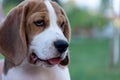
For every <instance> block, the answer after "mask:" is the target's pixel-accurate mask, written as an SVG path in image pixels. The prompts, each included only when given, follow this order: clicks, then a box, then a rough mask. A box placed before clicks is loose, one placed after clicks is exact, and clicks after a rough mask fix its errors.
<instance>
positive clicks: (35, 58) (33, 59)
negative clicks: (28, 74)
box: [29, 52, 62, 65]
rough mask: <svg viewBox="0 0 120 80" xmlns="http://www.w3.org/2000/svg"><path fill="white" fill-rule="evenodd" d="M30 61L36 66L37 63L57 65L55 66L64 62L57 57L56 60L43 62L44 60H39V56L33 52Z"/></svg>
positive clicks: (51, 59)
mask: <svg viewBox="0 0 120 80" xmlns="http://www.w3.org/2000/svg"><path fill="white" fill-rule="evenodd" d="M29 61H30V63H31V64H36V63H37V61H43V62H46V63H48V64H50V65H55V64H60V63H61V61H62V58H61V57H55V58H50V59H47V60H43V59H40V58H38V56H37V55H36V54H35V53H34V52H33V53H32V54H31V55H30V60H29Z"/></svg>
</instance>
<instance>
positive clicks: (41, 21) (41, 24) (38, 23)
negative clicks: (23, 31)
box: [34, 20, 45, 27]
mask: <svg viewBox="0 0 120 80" xmlns="http://www.w3.org/2000/svg"><path fill="white" fill-rule="evenodd" d="M34 24H35V25H36V26H38V27H43V26H45V21H44V20H37V21H34Z"/></svg>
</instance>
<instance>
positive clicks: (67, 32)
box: [60, 9, 71, 66]
mask: <svg viewBox="0 0 120 80" xmlns="http://www.w3.org/2000/svg"><path fill="white" fill-rule="evenodd" d="M61 12H62V14H63V15H64V16H65V18H66V22H65V26H64V31H63V33H64V35H65V37H66V38H67V39H68V41H69V42H70V39H71V29H70V24H69V21H68V18H67V16H66V14H65V12H64V10H63V9H61ZM69 61H70V54H69V53H67V56H66V58H65V59H64V60H63V61H62V62H61V63H60V64H61V65H63V66H66V65H68V63H69Z"/></svg>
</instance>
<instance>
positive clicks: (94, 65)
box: [69, 38, 120, 80]
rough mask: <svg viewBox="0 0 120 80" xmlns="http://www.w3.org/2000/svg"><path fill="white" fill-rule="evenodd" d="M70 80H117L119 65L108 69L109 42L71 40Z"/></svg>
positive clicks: (119, 71) (119, 77)
mask: <svg viewBox="0 0 120 80" xmlns="http://www.w3.org/2000/svg"><path fill="white" fill-rule="evenodd" d="M70 54H71V64H70V65H69V67H70V73H71V78H72V79H71V80H119V79H120V63H118V64H117V65H116V66H115V68H110V55H111V52H110V41H109V40H98V39H97V40H96V39H80V38H78V39H73V40H72V41H71V47H70Z"/></svg>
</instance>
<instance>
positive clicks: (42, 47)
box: [30, 0, 67, 60]
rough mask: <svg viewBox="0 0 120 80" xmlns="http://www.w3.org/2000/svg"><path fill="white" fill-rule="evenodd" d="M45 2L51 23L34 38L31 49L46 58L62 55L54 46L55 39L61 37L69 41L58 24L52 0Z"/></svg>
mask: <svg viewBox="0 0 120 80" xmlns="http://www.w3.org/2000/svg"><path fill="white" fill-rule="evenodd" d="M44 3H45V5H46V7H47V10H48V13H49V19H50V20H49V21H50V25H49V26H48V28H47V29H45V30H44V31H43V32H41V33H39V34H38V35H36V36H35V37H34V38H33V40H32V42H31V45H30V49H31V50H32V51H34V52H35V53H36V55H37V56H38V57H39V58H41V59H44V60H45V59H50V58H53V57H58V56H60V54H58V52H57V50H56V49H55V47H54V41H56V40H59V39H60V40H64V41H67V39H66V38H65V36H64V34H63V32H62V31H61V29H60V28H59V26H58V25H57V15H56V13H55V10H54V8H53V6H52V5H51V3H50V1H49V0H45V2H44Z"/></svg>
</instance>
